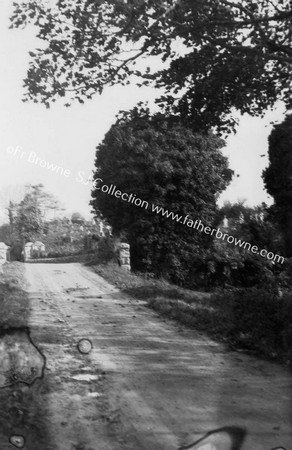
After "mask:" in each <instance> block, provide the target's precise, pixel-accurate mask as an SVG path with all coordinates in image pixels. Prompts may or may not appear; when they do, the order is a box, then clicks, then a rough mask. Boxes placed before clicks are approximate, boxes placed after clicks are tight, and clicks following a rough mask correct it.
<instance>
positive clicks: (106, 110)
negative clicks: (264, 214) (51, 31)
mask: <svg viewBox="0 0 292 450" xmlns="http://www.w3.org/2000/svg"><path fill="white" fill-rule="evenodd" d="M11 7H12V1H11V2H9V3H8V2H7V1H5V2H1V3H0V60H1V70H0V99H1V102H0V123H1V126H0V142H1V148H0V152H1V153H0V157H1V164H0V192H1V191H4V190H5V192H8V191H9V187H10V186H11V187H12V186H14V185H21V184H24V183H31V184H36V183H43V184H44V186H45V189H46V190H47V191H48V192H51V193H52V194H54V195H56V196H57V198H58V199H59V200H60V202H61V203H62V204H63V206H64V207H65V208H66V209H67V211H68V212H70V213H71V212H73V211H79V212H81V213H82V214H84V215H86V216H88V215H89V212H90V207H89V206H88V202H89V201H90V186H89V185H87V186H84V185H82V184H81V183H79V182H77V181H76V178H77V175H78V172H79V171H83V172H84V174H85V176H86V177H88V176H89V175H91V173H92V170H93V169H94V156H95V148H96V146H97V145H98V144H99V143H100V142H101V140H102V138H103V136H104V134H105V133H106V132H107V131H108V130H109V128H110V126H111V124H112V123H114V121H115V115H116V114H117V113H118V111H119V110H122V109H125V110H126V109H130V108H132V107H133V106H135V105H136V104H137V103H138V102H139V101H141V100H143V101H145V100H150V103H151V101H153V100H154V98H155V97H156V96H157V95H158V92H157V90H154V89H151V88H138V87H136V86H127V87H121V86H115V87H111V88H108V89H106V91H105V92H104V93H103V94H102V95H101V96H96V97H94V99H93V100H89V101H88V102H87V103H85V104H84V105H80V104H77V103H76V104H75V105H73V106H71V107H70V108H65V107H64V106H63V105H62V104H61V103H60V104H58V105H56V104H55V105H52V107H51V108H50V109H49V110H48V109H46V108H45V107H44V106H43V105H40V104H35V103H23V102H22V101H21V98H22V93H23V88H22V80H23V78H24V77H25V75H26V70H27V66H28V64H27V62H28V51H29V50H33V48H34V46H35V42H36V41H35V38H34V32H33V30H32V29H30V30H29V29H28V30H24V31H23V30H9V29H8V26H9V14H10V12H11ZM283 112H284V109H283V108H281V107H279V108H278V109H277V111H275V112H274V113H269V114H267V116H266V117H265V118H264V119H259V118H251V117H249V116H245V117H243V118H241V120H240V127H239V128H238V132H237V134H236V135H235V136H230V137H229V138H228V140H227V147H226V149H225V150H224V154H226V155H227V156H228V157H229V160H230V167H231V168H232V169H233V170H234V171H235V172H236V174H238V175H239V177H236V176H235V177H234V180H233V182H232V183H231V184H230V186H229V187H228V189H227V190H226V192H224V194H223V195H222V196H221V203H222V201H223V200H230V201H236V200H238V199H246V200H247V202H246V203H247V204H249V205H257V204H259V203H261V202H262V201H265V202H267V203H271V199H268V196H267V194H266V193H265V191H264V187H263V183H262V179H261V173H262V170H263V169H264V168H265V167H266V165H267V163H268V159H267V156H265V157H260V155H262V154H265V155H266V154H267V149H268V147H267V137H268V135H269V134H270V131H271V128H272V126H271V125H270V121H278V120H280V121H281V120H282V119H283V117H284V116H283ZM16 146H20V147H21V148H22V150H23V152H25V154H24V155H23V157H22V158H20V157H19V156H13V155H10V154H8V152H7V148H8V147H14V148H15V147H16ZM30 152H35V153H36V155H37V156H38V157H39V158H40V159H42V160H45V161H47V162H51V163H53V164H57V165H59V166H62V167H63V168H64V169H67V170H70V176H69V177H65V176H64V175H58V174H55V173H52V172H51V171H49V170H48V169H47V168H42V167H40V166H39V164H38V165H35V164H32V163H30V162H28V157H29V154H30ZM0 197H1V196H0ZM1 207H2V208H3V204H2V205H1V199H0V208H1ZM4 217H5V216H4V212H3V209H2V211H0V224H1V222H3V220H4Z"/></svg>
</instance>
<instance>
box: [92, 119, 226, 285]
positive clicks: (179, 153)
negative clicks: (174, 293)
mask: <svg viewBox="0 0 292 450" xmlns="http://www.w3.org/2000/svg"><path fill="white" fill-rule="evenodd" d="M223 146H224V141H223V140H222V139H219V138H218V137H215V136H214V135H213V134H211V133H210V134H209V135H206V136H203V135H200V134H195V133H193V132H192V131H191V130H189V129H187V128H185V127H183V126H181V125H173V124H172V125H170V124H169V123H168V122H162V121H160V120H158V119H157V118H156V117H149V116H148V115H145V116H143V117H141V116H139V117H135V116H134V115H133V116H132V118H128V117H126V118H125V119H124V120H123V121H118V122H117V123H116V124H115V125H113V126H112V127H111V129H110V131H109V132H108V133H107V134H106V136H105V138H104V141H103V142H102V143H101V144H100V145H99V146H98V147H97V153H96V161H95V165H96V171H95V174H94V180H95V189H94V190H93V192H92V197H93V200H92V201H91V204H92V206H93V209H94V211H95V212H96V213H97V214H99V213H100V212H101V213H102V215H103V216H104V217H105V218H106V220H107V221H108V223H109V224H110V225H111V226H112V227H113V232H115V233H121V232H124V233H125V237H126V238H127V239H128V241H129V243H130V245H131V258H132V264H133V267H134V268H135V269H138V270H147V271H150V272H155V273H156V274H160V275H164V276H168V277H170V278H171V279H173V280H176V281H177V282H180V281H182V280H184V279H185V278H186V277H187V275H188V271H189V264H190V261H191V260H192V259H193V257H194V255H196V254H197V253H198V252H201V251H203V248H204V247H208V245H209V242H210V236H207V235H206V234H204V233H201V232H199V231H197V230H195V229H191V228H188V226H186V225H183V224H182V223H177V221H176V220H172V219H171V218H166V217H163V216H162V215H161V214H157V213H154V212H152V205H154V206H159V207H163V208H166V209H167V210H168V212H169V213H172V212H173V213H174V214H176V213H177V214H178V215H179V216H184V215H187V214H188V215H189V217H190V218H192V219H193V221H195V220H196V219H198V220H199V219H200V220H201V221H202V222H203V223H205V224H208V223H212V220H213V218H214V217H215V213H216V198H217V195H218V194H219V193H220V192H221V191H223V190H224V189H225V188H226V186H227V184H228V183H229V181H230V179H231V176H232V171H231V170H230V169H229V168H228V163H227V159H226V158H225V157H223V155H222V154H221V151H220V149H221V148H222V147H223ZM100 179H102V180H103V182H101V181H100ZM102 184H106V185H108V186H110V185H111V184H113V185H115V186H117V189H118V190H120V191H121V192H125V193H128V195H131V194H132V195H135V196H136V198H139V199H141V200H142V201H145V202H147V207H139V206H135V205H134V204H132V203H131V202H129V201H123V200H122V199H120V198H115V197H114V196H113V195H108V194H106V193H103V192H102V191H101V190H100V187H101V185H102ZM181 222H182V221H181Z"/></svg>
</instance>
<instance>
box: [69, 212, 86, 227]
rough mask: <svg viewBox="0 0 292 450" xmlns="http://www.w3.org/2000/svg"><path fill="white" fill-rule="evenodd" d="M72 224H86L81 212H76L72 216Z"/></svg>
mask: <svg viewBox="0 0 292 450" xmlns="http://www.w3.org/2000/svg"><path fill="white" fill-rule="evenodd" d="M71 222H72V223H79V224H82V223H84V222H85V219H84V217H83V216H82V214H80V213H79V212H74V213H73V214H72V216H71Z"/></svg>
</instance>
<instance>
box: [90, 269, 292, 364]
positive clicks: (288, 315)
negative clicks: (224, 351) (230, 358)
mask: <svg viewBox="0 0 292 450" xmlns="http://www.w3.org/2000/svg"><path fill="white" fill-rule="evenodd" d="M291 267H292V265H291V264H290V279H291ZM94 270H95V271H96V272H97V273H98V274H99V275H101V276H102V277H103V278H105V279H106V280H108V281H109V282H110V283H114V284H115V285H116V286H117V287H118V288H119V289H121V290H122V291H123V292H124V293H125V294H126V295H128V296H129V295H130V296H132V297H133V298H135V299H142V300H145V301H147V302H148V305H149V306H150V307H151V308H153V309H155V310H156V311H158V312H160V313H161V314H164V315H167V316H169V317H171V318H174V319H176V320H178V321H179V322H181V323H184V324H186V325H188V326H191V327H193V328H195V329H196V330H199V331H201V332H203V333H206V334H207V335H209V336H212V338H215V339H216V340H219V341H224V342H226V343H228V344H229V345H231V346H232V347H233V348H241V349H245V350H248V351H253V352H257V353H258V354H260V355H261V356H264V357H267V358H273V359H278V360H281V361H283V362H285V363H288V362H290V364H291V363H292V351H291V349H292V326H291V323H292V297H291V293H290V294H289V293H287V294H284V295H283V297H279V296H278V295H277V292H276V291H275V290H274V291H266V290H265V289H260V288H255V287H254V288H249V289H236V290H233V291H231V292H224V293H220V294H218V293H216V294H212V295H211V294H208V293H204V292H199V291H191V290H188V289H183V288H181V287H178V286H174V285H172V284H170V283H168V282H167V281H165V280H161V279H146V277H145V274H143V276H141V275H138V274H135V273H130V272H127V271H124V270H122V269H121V268H120V267H119V266H118V265H117V264H113V263H110V264H106V265H98V266H95V267H94Z"/></svg>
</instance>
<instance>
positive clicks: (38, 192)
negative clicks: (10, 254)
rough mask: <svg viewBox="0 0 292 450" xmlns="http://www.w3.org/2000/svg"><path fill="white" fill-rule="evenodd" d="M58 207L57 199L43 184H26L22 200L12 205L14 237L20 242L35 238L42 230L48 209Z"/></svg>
mask: <svg viewBox="0 0 292 450" xmlns="http://www.w3.org/2000/svg"><path fill="white" fill-rule="evenodd" d="M57 209H59V206H58V202H57V200H56V199H55V198H54V197H53V196H52V195H51V194H48V193H47V192H45V191H44V190H43V185H42V184H38V185H34V186H32V185H28V186H27V192H26V194H25V196H24V198H23V200H22V201H21V202H20V203H18V204H17V205H14V211H15V217H14V220H13V223H12V226H13V231H14V234H15V235H16V238H17V239H18V240H20V241H21V242H22V243H24V242H28V241H31V240H35V239H37V238H38V237H40V235H41V234H42V232H43V229H44V224H45V220H46V217H47V213H48V210H54V211H55V210H57Z"/></svg>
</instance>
